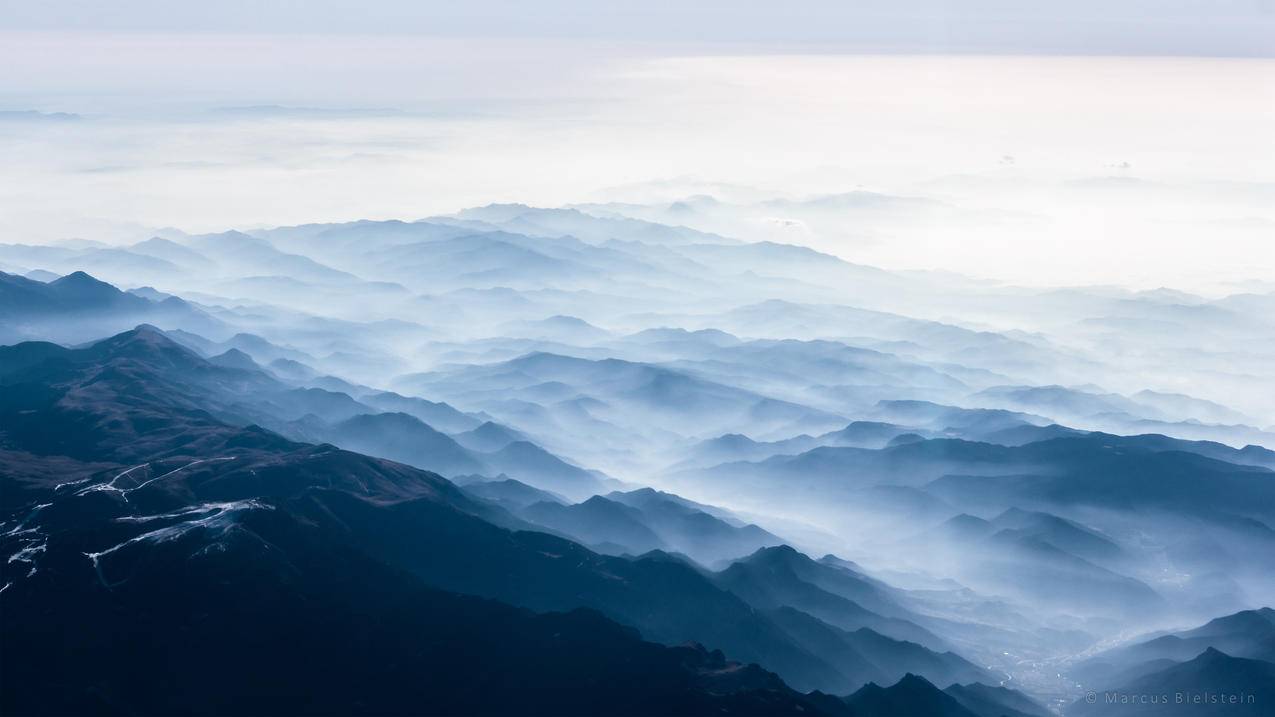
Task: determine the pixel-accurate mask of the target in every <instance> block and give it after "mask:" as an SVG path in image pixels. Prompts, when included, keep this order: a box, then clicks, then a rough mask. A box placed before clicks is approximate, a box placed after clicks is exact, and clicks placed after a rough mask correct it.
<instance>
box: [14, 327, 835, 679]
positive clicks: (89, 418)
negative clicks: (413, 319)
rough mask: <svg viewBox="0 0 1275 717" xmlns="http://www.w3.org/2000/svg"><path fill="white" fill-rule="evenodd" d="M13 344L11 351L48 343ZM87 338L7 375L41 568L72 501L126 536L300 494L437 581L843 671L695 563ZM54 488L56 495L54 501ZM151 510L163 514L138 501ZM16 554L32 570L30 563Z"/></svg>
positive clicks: (311, 511)
mask: <svg viewBox="0 0 1275 717" xmlns="http://www.w3.org/2000/svg"><path fill="white" fill-rule="evenodd" d="M137 342H140V343H141V345H142V347H143V348H144V349H145V350H144V351H138V352H131V353H129V354H128V355H127V358H124V359H122V358H121V357H120V355H119V352H118V349H119V348H120V346H121V345H123V346H134V344H136V343H137ZM13 348H14V350H13V351H7V352H5V356H6V357H10V358H11V355H12V354H15V353H17V354H27V353H39V350H40V348H39V346H38V345H37V346H34V347H33V346H30V345H24V346H20V347H13ZM87 351H88V353H86V354H81V353H76V352H72V354H73V358H74V361H73V362H71V361H69V360H68V361H63V362H48V361H46V362H42V363H40V364H38V365H34V366H28V367H26V368H25V369H15V370H13V371H11V372H9V373H7V374H6V375H5V376H3V380H4V381H5V382H6V384H7V386H6V389H7V390H6V391H5V392H4V394H3V396H4V399H5V403H4V405H3V409H4V410H3V411H0V431H2V432H3V434H2V435H3V439H4V444H3V445H4V450H3V451H0V460H3V463H4V465H5V466H6V468H7V469H6V471H5V473H4V476H3V479H4V486H3V487H4V491H3V495H4V506H3V507H4V509H5V511H6V513H8V514H9V518H7V519H6V524H7V525H8V526H9V527H12V526H14V525H19V524H21V525H23V526H25V527H23V528H21V531H27V532H20V533H16V534H14V535H11V536H7V537H6V538H5V540H4V541H3V542H4V545H5V547H6V548H8V549H9V552H10V554H11V555H18V554H21V555H23V556H30V557H33V558H34V562H32V563H31V565H30V568H29V569H31V570H33V571H35V573H36V574H37V575H40V574H43V573H42V572H41V570H40V568H39V563H40V562H41V556H43V555H44V554H45V551H50V552H52V551H53V549H54V548H53V545H52V541H54V540H55V539H56V536H57V534H58V531H59V530H60V529H61V528H60V527H59V524H57V521H58V520H59V516H60V515H75V516H78V517H77V518H76V519H75V520H74V521H70V522H71V523H73V524H75V525H77V526H82V527H81V528H78V529H82V530H89V531H93V532H94V533H95V534H101V535H102V536H115V537H118V538H119V540H123V541H125V542H127V541H128V540H131V539H132V538H134V537H137V535H138V534H139V531H138V529H137V527H136V526H135V524H136V525H140V523H138V521H141V522H142V523H145V522H149V521H150V520H151V518H144V517H142V515H149V516H166V517H164V518H163V522H164V523H167V522H172V521H176V522H178V523H180V524H182V525H186V526H187V528H182V529H181V530H182V531H183V532H184V531H186V530H187V529H188V528H190V527H199V526H200V525H202V523H201V521H205V520H212V521H217V520H220V519H221V517H224V515H225V514H226V511H228V510H231V508H230V507H228V506H232V505H233V506H239V507H242V506H243V505H244V503H245V502H246V501H247V502H250V501H254V500H270V501H274V502H275V504H278V502H279V501H284V502H286V508H287V510H288V512H290V513H291V514H293V515H295V516H298V520H302V521H303V522H305V523H306V524H308V525H310V526H313V527H314V528H315V529H318V530H321V531H325V532H326V533H328V534H331V535H335V536H341V538H340V539H341V541H342V542H343V543H344V544H345V545H347V546H349V547H350V548H351V549H354V550H358V551H360V552H362V553H364V554H368V555H372V556H375V558H376V559H377V560H378V561H380V562H382V563H385V564H387V565H390V566H392V567H395V568H397V569H401V570H405V571H407V572H409V573H412V574H414V575H415V576H416V577H417V578H419V579H421V580H423V581H425V582H426V583H428V584H430V585H433V586H435V587H438V588H442V589H445V590H450V591H456V592H463V593H468V594H473V595H480V596H484V597H491V598H497V599H502V600H504V601H507V602H511V603H514V604H517V605H521V606H524V607H529V608H532V609H536V610H563V609H572V608H576V607H594V608H596V609H598V610H600V611H602V612H604V613H605V614H607V615H608V616H610V617H612V618H614V619H618V620H620V621H622V622H625V623H627V624H630V625H633V626H635V627H638V628H639V629H640V630H641V631H642V634H643V635H644V636H645V637H646V638H648V639H653V640H657V641H660V642H664V643H666V644H680V643H683V642H686V641H689V640H695V641H699V642H702V643H704V644H710V645H714V646H718V647H721V648H722V649H725V650H726V651H727V653H728V654H730V655H731V656H732V657H735V658H736V659H741V658H742V659H750V660H755V661H761V662H764V663H765V664H766V665H768V666H770V667H772V668H773V669H777V670H780V671H781V672H782V673H783V674H784V675H786V676H787V677H789V678H791V679H792V680H794V681H795V682H796V683H797V684H800V685H802V686H811V687H813V686H817V685H819V684H824V683H829V682H831V681H832V679H833V675H834V671H833V670H832V669H831V668H830V667H829V666H827V665H826V663H824V662H823V661H822V660H821V659H820V658H819V657H817V656H815V655H812V654H810V653H809V652H807V651H806V650H804V649H803V648H802V647H800V646H798V645H797V644H796V643H795V642H794V641H793V640H792V639H791V638H790V637H789V636H788V635H786V634H785V633H784V632H783V631H782V630H781V629H780V628H779V627H778V626H776V625H775V624H773V623H772V622H770V621H769V620H767V619H765V618H764V617H763V616H760V615H758V614H756V613H755V612H754V611H753V609H752V608H751V607H750V606H749V605H747V604H746V603H745V602H743V601H742V600H740V599H739V598H737V597H735V596H734V595H731V594H730V593H728V592H726V591H723V590H721V589H720V588H718V587H716V586H715V585H713V584H712V583H711V582H710V581H709V580H708V579H707V578H706V577H705V576H703V575H702V574H701V573H699V572H698V571H697V570H695V569H693V568H691V567H690V566H688V565H686V564H685V563H683V562H681V561H678V560H670V559H666V558H663V557H660V556H659V555H654V556H648V557H646V558H643V559H638V560H626V559H622V558H608V557H605V556H600V555H597V554H595V553H592V552H590V551H588V550H586V549H584V548H582V547H580V546H579V545H576V544H574V543H571V542H569V541H567V540H563V539H561V538H557V537H553V536H550V535H545V534H543V533H536V532H525V531H517V532H510V531H509V530H506V529H504V528H502V527H498V525H497V524H500V525H507V526H510V527H514V528H517V527H520V526H522V525H524V524H521V523H519V522H518V521H516V520H514V519H513V518H512V517H511V516H509V515H508V514H507V513H505V512H504V511H501V510H499V509H497V508H495V507H494V506H491V505H490V504H486V503H483V502H479V501H474V500H472V499H470V498H468V497H467V496H465V494H464V493H463V492H461V491H460V489H458V488H456V487H455V486H453V485H452V484H451V483H449V482H447V481H445V480H442V479H441V478H439V477H437V476H436V475H433V474H429V473H425V472H422V471H417V470H414V469H411V468H408V467H407V466H403V465H400V464H395V463H388V462H385V461H379V460H376V459H372V458H368V457H366V456H361V455H359V454H354V453H349V452H346V451H340V450H337V449H335V448H333V447H331V446H306V445H303V444H296V443H291V442H289V441H286V440H284V439H282V438H279V437H278V436H276V435H274V434H271V433H269V432H266V431H262V430H260V429H257V428H251V427H250V428H246V429H241V428H236V427H234V426H230V425H228V424H225V423H222V422H220V421H219V420H217V419H216V418H214V417H213V416H212V415H211V414H210V413H208V412H206V411H204V410H202V409H200V408H198V406H199V405H200V404H201V399H202V398H203V397H205V394H206V395H207V397H208V400H209V401H213V402H215V394H216V385H217V384H216V382H215V381H212V380H211V378H210V379H209V380H207V381H203V382H200V383H197V384H193V385H192V386H191V387H187V388H188V390H179V389H180V388H182V387H177V386H175V385H173V384H171V383H170V382H169V381H167V380H165V379H164V377H163V376H164V374H165V372H166V371H168V370H171V369H172V367H173V366H174V365H177V366H180V367H182V368H183V370H185V371H186V372H187V373H190V374H191V375H196V376H202V375H205V374H206V375H207V376H209V377H212V378H219V377H222V376H223V374H222V373H220V372H224V371H226V370H227V369H221V368H216V369H215V370H214V369H211V368H207V366H210V365H209V364H207V362H205V361H203V359H200V358H199V357H198V356H195V355H194V354H192V353H190V352H189V351H186V350H185V349H183V348H181V347H179V346H177V345H176V344H173V343H172V342H171V341H169V340H168V339H166V338H164V337H163V336H162V334H160V333H158V332H154V331H145V330H144V331H141V332H131V333H130V334H125V335H121V336H119V337H114V338H112V339H109V340H107V341H104V342H100V343H99V344H97V345H95V346H94V347H92V348H91V349H88V350H87ZM95 356H96V357H97V359H96V360H94V359H93V357H95ZM8 363H12V362H8ZM236 375H237V374H236ZM248 380H255V379H252V378H251V377H249V379H248ZM68 437H69V438H70V439H72V440H67V439H68ZM33 465H34V466H35V468H32V466H33ZM59 465H60V466H61V469H59V470H57V471H56V472H49V471H47V470H46V469H47V468H48V467H50V466H59ZM67 483H72V484H71V485H67ZM44 503H51V505H50V506H46V507H43V508H41V507H39V506H41V505H43V504H44ZM235 509H236V510H237V509H238V508H235ZM140 510H146V511H147V512H146V513H144V514H142V515H138V514H137V513H134V511H140ZM10 511H12V512H10ZM151 511H153V512H151ZM117 519H124V520H125V522H124V523H120V522H119V521H118V520H117ZM46 521H47V522H46ZM493 521H494V522H493ZM127 526H134V527H132V528H128V529H127V530H125V527H127ZM32 531H33V532H32ZM166 535H169V533H160V537H163V536H166ZM110 545H117V546H118V545H122V543H120V542H118V541H115V542H111V543H110ZM110 545H100V544H96V542H95V544H93V545H86V546H84V548H83V549H79V550H78V551H76V552H78V553H99V552H102V551H103V550H105V549H106V548H109V547H110ZM439 545H446V546H448V549H447V550H438V549H435V547H434V546H439ZM41 546H43V547H41ZM112 554H113V553H112ZM106 562H107V563H109V562H113V559H112V558H107V559H106ZM7 565H11V566H12V568H11V570H18V569H19V568H21V569H22V570H23V571H26V570H27V569H28V567H27V564H26V562H24V561H23V560H17V561H14V562H12V563H8V564H7ZM109 568H110V566H109V565H108V566H107V569H108V571H109ZM5 574H6V577H8V576H9V575H10V574H11V573H10V572H8V571H6V573H5ZM14 574H15V575H16V573H14ZM24 574H25V573H24ZM118 579H119V577H118V576H112V577H110V578H109V580H110V582H116V581H118ZM16 587H17V586H15V588H16Z"/></svg>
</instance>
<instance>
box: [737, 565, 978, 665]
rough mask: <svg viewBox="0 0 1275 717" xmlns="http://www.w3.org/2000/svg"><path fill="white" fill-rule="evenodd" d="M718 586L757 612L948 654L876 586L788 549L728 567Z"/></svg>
mask: <svg viewBox="0 0 1275 717" xmlns="http://www.w3.org/2000/svg"><path fill="white" fill-rule="evenodd" d="M716 580H717V582H718V584H720V585H722V586H723V587H725V588H727V589H728V590H730V591H731V592H734V593H735V594H737V595H740V596H742V597H743V598H744V599H745V600H747V601H748V602H750V603H752V604H753V605H756V606H757V607H759V608H763V609H774V608H779V607H792V608H796V609H798V610H801V611H803V612H806V613H809V614H811V615H813V616H814V617H817V618H819V619H820V620H823V621H824V622H827V623H829V624H831V625H835V626H837V627H839V628H841V629H843V630H850V631H853V630H858V629H860V628H864V627H867V628H871V629H872V630H874V631H876V632H879V633H881V634H884V635H888V636H890V637H892V638H894V639H896V640H910V641H913V642H916V643H919V644H922V645H925V646H926V647H928V648H930V649H935V650H947V649H949V646H948V645H946V643H944V642H943V640H941V639H940V638H939V637H937V636H936V635H934V634H933V633H931V632H930V631H929V630H927V629H925V628H923V627H921V626H920V625H918V624H916V623H915V622H913V621H912V620H910V619H908V618H910V617H912V615H911V614H910V613H909V612H908V611H907V610H905V609H904V608H902V607H900V606H899V605H897V604H896V603H894V602H893V600H892V598H891V597H890V596H889V595H887V594H885V593H884V592H883V591H882V590H881V589H880V588H879V587H877V586H876V585H875V584H873V583H871V582H869V581H867V580H866V579H863V578H861V577H860V576H857V575H855V574H854V573H852V572H850V571H849V570H846V569H844V568H841V567H837V566H834V565H831V564H828V563H820V562H816V561H814V560H811V559H810V558H809V557H807V556H805V555H802V554H801V553H799V552H797V551H796V550H794V549H793V548H791V547H788V546H779V547H774V548H762V549H761V550H758V551H757V552H756V553H754V554H752V555H750V556H748V557H747V558H743V559H741V560H737V561H735V562H734V563H732V564H731V565H730V566H729V567H727V568H726V569H724V570H722V571H721V572H720V573H718V574H717V576H716ZM860 601H862V603H867V604H869V605H872V607H873V608H875V610H880V611H881V612H876V611H874V609H869V608H868V607H865V606H864V604H862V603H861V602H860ZM971 667H973V666H972V665H971Z"/></svg>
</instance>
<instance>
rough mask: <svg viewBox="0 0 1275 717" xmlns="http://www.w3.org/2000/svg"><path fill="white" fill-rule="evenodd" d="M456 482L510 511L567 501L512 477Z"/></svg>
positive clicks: (468, 491) (469, 491) (467, 490)
mask: <svg viewBox="0 0 1275 717" xmlns="http://www.w3.org/2000/svg"><path fill="white" fill-rule="evenodd" d="M457 482H458V483H459V484H460V485H461V486H462V487H463V488H464V489H465V492H466V493H469V494H470V495H474V496H478V497H479V498H482V499H483V500H490V501H492V502H494V503H496V504H497V505H499V506H501V507H503V508H504V509H505V510H508V511H510V512H514V513H516V512H518V511H519V510H521V509H523V508H526V507H527V506H529V505H532V504H533V503H546V502H548V503H561V504H563V505H566V504H567V503H568V501H567V499H566V498H563V497H562V496H560V495H558V494H556V493H550V492H549V491H544V490H540V489H539V488H533V487H532V486H529V485H527V484H526V483H523V482H521V481H516V480H514V479H513V478H497V479H495V480H483V479H481V478H480V479H478V480H461V479H459V478H458V479H457Z"/></svg>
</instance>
